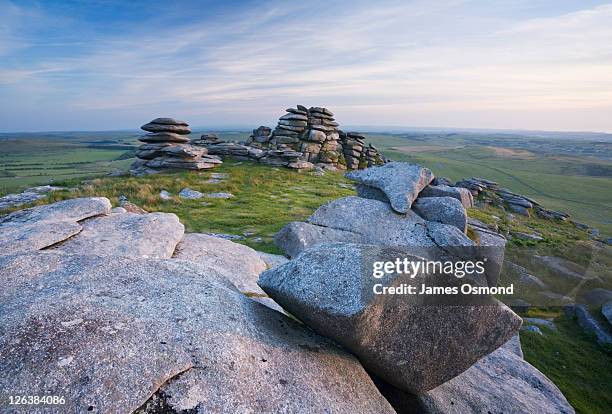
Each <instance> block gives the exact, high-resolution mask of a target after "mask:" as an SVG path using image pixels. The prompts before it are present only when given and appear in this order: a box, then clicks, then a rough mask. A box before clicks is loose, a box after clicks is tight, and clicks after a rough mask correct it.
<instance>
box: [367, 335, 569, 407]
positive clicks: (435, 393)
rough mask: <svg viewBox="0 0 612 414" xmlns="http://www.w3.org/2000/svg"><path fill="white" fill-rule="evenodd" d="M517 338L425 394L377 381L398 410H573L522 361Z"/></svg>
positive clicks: (531, 367)
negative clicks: (407, 391)
mask: <svg viewBox="0 0 612 414" xmlns="http://www.w3.org/2000/svg"><path fill="white" fill-rule="evenodd" d="M517 341H518V336H514V337H513V338H512V339H511V340H510V341H508V342H507V343H506V344H505V345H504V346H502V347H500V348H499V349H497V350H496V351H495V352H492V353H491V354H489V355H487V356H486V357H484V358H482V359H481V360H480V361H478V362H477V363H476V364H474V365H473V366H472V367H470V368H469V369H468V370H467V371H465V372H464V373H462V374H461V375H459V376H457V377H455V378H453V379H452V380H450V381H448V382H446V383H444V384H442V385H440V386H439V387H437V388H434V389H433V390H431V391H428V392H426V393H422V394H417V395H411V394H408V393H405V392H402V391H401V390H398V389H397V388H395V387H393V386H390V385H389V384H387V383H385V382H383V381H378V382H377V385H378V386H379V389H380V390H381V391H382V393H383V394H384V395H385V397H386V398H387V399H388V400H389V402H391V404H392V405H393V408H394V409H395V410H396V411H397V413H398V414H413V413H420V414H463V413H508V414H523V413H545V414H573V413H574V409H573V408H572V406H571V405H570V404H569V403H568V402H567V400H566V399H565V397H564V396H563V394H562V393H561V391H559V389H558V388H557V387H556V386H555V384H553V383H552V381H550V380H549V379H548V378H546V377H545V376H544V375H543V374H542V373H541V372H540V371H538V370H537V369H536V368H534V367H533V366H532V365H530V364H529V363H527V362H525V361H524V360H523V357H522V351H520V344H518V349H517V344H516V342H517ZM518 351H520V353H519V352H518Z"/></svg>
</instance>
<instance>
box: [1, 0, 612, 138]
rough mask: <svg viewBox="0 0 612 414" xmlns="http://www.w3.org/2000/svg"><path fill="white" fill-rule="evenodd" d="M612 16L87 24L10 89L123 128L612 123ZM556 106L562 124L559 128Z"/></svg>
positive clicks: (438, 9)
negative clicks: (181, 122) (309, 115)
mask: <svg viewBox="0 0 612 414" xmlns="http://www.w3.org/2000/svg"><path fill="white" fill-rule="evenodd" d="M577 4H579V3H577ZM19 13H24V11H23V10H21V11H19ZM46 17H47V19H48V18H49V16H46ZM40 20H41V21H42V20H43V19H42V18H40ZM196 20H197V19H196ZM173 21H174V20H173ZM611 22H612V5H609V4H608V5H602V6H598V7H593V8H590V9H586V10H575V11H572V12H567V13H560V14H557V15H554V13H550V12H549V13H548V14H547V16H546V17H538V16H535V17H532V18H525V17H523V16H521V15H513V14H511V13H510V14H508V13H505V14H504V13H496V12H495V11H491V10H488V9H486V8H485V7H480V6H479V5H478V4H476V5H473V4H472V3H466V2H462V1H443V2H442V1H441V2H421V1H415V2H405V1H398V2H395V1H389V2H381V3H377V4H376V5H372V3H371V2H333V4H330V2H304V3H299V2H283V3H279V2H268V3H264V4H261V3H260V4H258V5H257V6H256V7H253V8H248V7H245V8H242V9H240V10H237V11H233V12H232V13H227V14H225V15H223V16H222V17H217V18H215V19H213V20H206V19H204V18H203V19H202V20H197V22H196V23H193V22H191V23H185V24H180V25H172V24H169V22H168V21H167V20H164V19H158V20H152V21H149V22H146V21H145V22H140V23H139V24H138V25H135V27H125V28H122V29H121V30H120V32H119V33H117V34H114V33H112V32H110V33H108V32H104V33H91V32H88V33H87V38H86V39H84V40H83V44H81V45H78V46H75V45H74V43H69V44H70V45H71V46H70V47H66V48H65V50H63V51H62V50H61V49H62V48H61V47H58V48H57V50H56V51H58V52H61V53H54V54H50V55H45V56H44V58H40V59H39V58H37V56H29V57H28V59H26V60H25V62H26V64H23V65H20V64H13V65H12V66H10V67H8V66H6V67H3V64H2V63H0V92H3V90H4V93H6V94H8V95H11V96H15V97H17V98H18V100H19V99H21V100H24V99H25V94H26V93H27V94H32V88H33V85H35V87H36V88H37V90H36V91H35V92H34V93H35V94H36V95H37V96H36V99H34V102H35V103H36V104H37V105H48V106H53V103H55V106H56V108H53V111H56V112H57V111H60V109H58V108H57V106H58V104H59V106H60V107H61V108H63V111H64V112H61V111H60V112H58V113H56V115H58V116H57V117H56V119H57V120H62V122H65V118H67V115H65V114H76V113H78V114H81V115H82V119H83V122H84V124H85V126H86V125H91V127H92V128H95V127H98V126H97V125H98V124H97V123H96V122H99V123H100V124H102V123H103V125H104V126H106V127H108V122H109V121H112V120H113V113H115V114H118V113H121V115H115V116H116V118H117V119H118V120H120V121H118V124H117V128H121V127H125V126H128V125H124V124H121V122H130V123H133V125H137V124H138V123H139V122H141V121H142V120H143V119H145V120H146V118H150V117H152V116H157V115H160V116H161V115H164V114H166V113H168V114H177V115H180V116H182V117H184V116H188V117H189V118H190V119H191V120H192V122H193V123H197V124H202V125H204V124H213V125H221V124H226V125H230V124H248V123H259V122H271V121H273V119H274V118H275V117H276V116H278V114H279V111H282V109H284V108H285V107H286V106H287V105H292V104H296V103H304V104H307V105H311V104H312V105H325V106H329V107H332V108H334V109H335V111H336V112H337V114H338V116H342V117H343V118H341V119H340V120H341V121H342V120H346V121H347V122H352V123H360V124H372V125H375V124H376V123H381V122H384V123H385V124H387V125H388V124H389V123H392V124H395V125H406V123H407V122H410V124H412V125H440V126H451V125H449V124H448V122H450V120H452V122H458V121H461V120H463V121H462V122H460V123H461V125H456V126H479V125H478V124H477V122H479V121H481V120H482V114H483V113H487V117H488V119H487V120H486V121H487V122H488V123H491V124H493V125H492V126H495V127H500V128H503V127H506V128H543V129H544V128H552V129H562V128H571V129H574V128H577V129H607V130H612V121H610V123H606V122H604V121H602V120H601V119H602V118H601V116H600V112H601V111H605V110H609V109H610V108H611V107H612V44H611V43H610V42H609V39H611V38H612V24H611ZM63 24H65V25H69V24H70V21H68V20H64V22H63ZM15 30H16V29H15V28H13V29H11V31H12V32H14V31H15ZM3 36H5V35H3V34H2V32H0V45H2V39H3V38H4V37H3ZM89 36H91V38H89ZM26 40H28V41H31V40H32V39H24V42H23V43H22V45H23V44H26V43H28V42H26ZM70 40H71V42H74V41H75V39H74V38H71V39H70ZM54 41H55V42H56V43H57V44H61V41H62V39H54ZM22 47H23V46H22ZM15 50H16V49H14V48H13V49H12V51H11V50H9V49H8V48H7V49H6V52H5V53H8V54H10V53H15ZM1 51H2V46H0V53H1ZM0 105H2V104H0ZM0 109H2V112H6V113H10V112H11V111H12V109H11V108H10V107H6V108H4V107H2V108H0ZM572 109H574V110H576V113H577V114H578V113H579V114H580V116H578V115H577V116H576V117H575V118H571V115H570V116H569V117H568V113H570V114H571V111H572ZM7 111H8V112H7ZM529 111H531V112H533V113H545V114H546V116H545V117H542V119H545V120H546V121H545V124H544V123H543V124H542V125H537V122H538V121H537V118H536V117H534V116H533V114H529V113H528V112H529ZM585 111H587V112H588V111H591V112H592V113H593V117H592V119H591V118H589V117H588V116H587V117H585V116H584V113H585ZM506 113H512V114H513V117H512V119H513V122H512V124H511V125H510V124H508V120H507V119H508V118H507V117H506V116H505V115H504V114H506ZM520 113H523V114H524V116H523V119H524V120H525V125H522V124H520V122H521V119H522V118H521V116H520V115H516V114H520ZM555 113H563V119H559V122H558V123H557V125H552V123H551V121H550V120H551V119H554V116H553V115H554V114H555ZM99 114H104V117H102V118H96V116H97V115H99ZM457 114H460V116H459V115H457ZM13 117H14V116H13V115H11V118H13ZM16 118H19V116H17V117H16ZM22 118H23V116H22ZM96 119H104V121H103V122H102V121H97V120H96ZM259 120H261V121H259ZM383 120H384V121H383ZM592 120H596V123H594V124H591V125H589V124H588V122H591V121H592ZM423 122H427V124H424V123H423ZM430 122H433V124H432V123H430ZM516 122H518V123H519V124H516ZM581 122H583V124H582V123H581ZM487 126H491V125H487ZM555 126H557V127H556V128H555ZM66 127H67V128H70V126H69V125H66ZM41 128H42V127H41Z"/></svg>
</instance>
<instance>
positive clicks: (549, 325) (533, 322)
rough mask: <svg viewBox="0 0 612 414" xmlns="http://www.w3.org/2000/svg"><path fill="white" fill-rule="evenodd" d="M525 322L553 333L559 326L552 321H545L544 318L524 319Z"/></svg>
mask: <svg viewBox="0 0 612 414" xmlns="http://www.w3.org/2000/svg"><path fill="white" fill-rule="evenodd" d="M523 321H524V322H526V323H529V324H531V325H537V326H544V327H546V328H548V329H550V330H551V331H556V330H557V326H556V325H555V323H554V322H553V320H552V319H543V318H523Z"/></svg>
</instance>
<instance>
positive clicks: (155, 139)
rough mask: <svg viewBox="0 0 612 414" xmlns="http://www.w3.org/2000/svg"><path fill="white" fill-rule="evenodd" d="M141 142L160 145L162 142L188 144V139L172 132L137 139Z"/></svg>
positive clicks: (147, 135)
mask: <svg viewBox="0 0 612 414" xmlns="http://www.w3.org/2000/svg"><path fill="white" fill-rule="evenodd" d="M138 140H139V141H142V142H151V143H162V142H180V143H185V142H189V138H188V137H185V136H183V135H179V134H175V133H172V132H158V133H155V134H146V135H143V136H141V137H140V138H138Z"/></svg>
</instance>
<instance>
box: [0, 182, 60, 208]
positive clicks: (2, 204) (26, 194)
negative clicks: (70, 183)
mask: <svg viewBox="0 0 612 414" xmlns="http://www.w3.org/2000/svg"><path fill="white" fill-rule="evenodd" d="M60 190H65V188H64V187H54V186H51V185H42V186H38V187H31V188H27V189H25V190H24V191H22V192H21V193H16V194H7V195H5V196H3V197H0V210H5V209H8V208H12V207H18V206H21V205H23V204H29V203H32V202H34V201H36V200H40V199H42V198H45V197H47V193H49V192H53V191H60Z"/></svg>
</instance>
